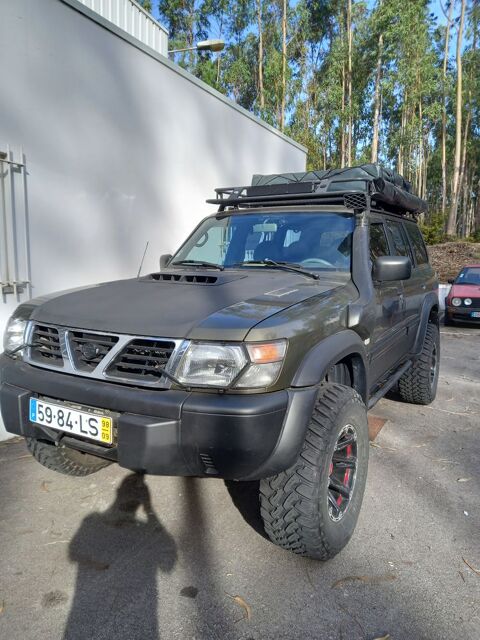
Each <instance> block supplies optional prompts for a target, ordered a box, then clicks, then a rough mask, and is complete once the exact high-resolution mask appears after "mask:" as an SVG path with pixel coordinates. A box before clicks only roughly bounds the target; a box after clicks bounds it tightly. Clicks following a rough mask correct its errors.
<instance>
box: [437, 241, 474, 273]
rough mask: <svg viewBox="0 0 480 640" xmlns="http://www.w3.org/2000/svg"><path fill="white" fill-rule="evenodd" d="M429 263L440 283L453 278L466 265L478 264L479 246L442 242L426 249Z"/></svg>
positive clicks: (471, 243)
mask: <svg viewBox="0 0 480 640" xmlns="http://www.w3.org/2000/svg"><path fill="white" fill-rule="evenodd" d="M428 253H429V255H430V262H431V263H432V267H433V268H434V269H435V271H436V272H437V274H438V279H439V280H440V282H443V283H446V282H447V280H448V279H449V278H455V277H456V276H457V275H458V272H459V271H460V269H461V268H462V267H464V266H465V265H466V264H471V263H472V262H480V244H478V243H473V242H444V243H443V244H436V245H431V246H429V247H428Z"/></svg>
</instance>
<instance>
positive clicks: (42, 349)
mask: <svg viewBox="0 0 480 640" xmlns="http://www.w3.org/2000/svg"><path fill="white" fill-rule="evenodd" d="M30 344H31V345H32V346H31V347H30V358H31V359H32V360H33V361H34V362H40V363H41V362H43V363H45V364H50V365H53V366H56V367H63V356H62V349H61V346H60V335H59V333H58V329H56V328H55V327H48V326H45V325H42V324H36V325H34V327H33V331H32V333H31V336H30Z"/></svg>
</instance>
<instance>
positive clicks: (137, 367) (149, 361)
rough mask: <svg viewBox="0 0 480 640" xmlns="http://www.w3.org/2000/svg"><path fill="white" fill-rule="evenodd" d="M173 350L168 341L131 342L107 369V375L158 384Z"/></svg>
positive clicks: (142, 340) (171, 343)
mask: <svg viewBox="0 0 480 640" xmlns="http://www.w3.org/2000/svg"><path fill="white" fill-rule="evenodd" d="M174 349H175V343H174V342H171V341H169V340H147V339H136V340H132V342H130V343H129V344H128V345H127V346H126V347H125V348H124V349H123V350H122V351H121V352H120V354H119V355H118V356H117V357H116V358H115V360H114V361H113V362H112V364H111V365H110V366H109V368H108V369H107V375H109V376H112V377H115V378H124V379H126V378H128V379H131V380H138V381H139V382H158V381H159V379H160V378H161V377H162V376H163V371H162V369H164V368H165V366H166V365H167V363H168V361H169V359H170V356H171V355H172V353H173V350H174Z"/></svg>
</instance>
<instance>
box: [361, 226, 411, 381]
mask: <svg viewBox="0 0 480 640" xmlns="http://www.w3.org/2000/svg"><path fill="white" fill-rule="evenodd" d="M390 253H391V252H390V247H389V244H388V241H387V236H386V233H385V227H384V225H383V223H381V222H378V223H377V222H373V223H371V225H370V259H371V261H372V264H373V262H374V261H375V260H376V258H378V257H380V256H385V255H389V254H390ZM373 285H374V290H375V302H376V305H375V306H376V317H375V326H374V329H373V334H372V336H371V345H370V370H371V382H372V384H375V382H377V381H378V380H381V379H382V378H383V377H384V375H385V374H386V373H387V372H388V371H389V370H390V369H392V368H393V367H394V366H395V365H396V364H397V363H398V362H399V361H400V360H401V359H402V357H403V356H404V354H405V353H406V351H407V348H408V346H407V331H406V327H405V298H404V289H403V283H402V281H401V280H398V281H394V282H375V281H374V283H373Z"/></svg>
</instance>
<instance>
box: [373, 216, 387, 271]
mask: <svg viewBox="0 0 480 640" xmlns="http://www.w3.org/2000/svg"><path fill="white" fill-rule="evenodd" d="M388 254H389V250H388V243H387V236H386V235H385V230H384V228H383V224H381V223H378V222H377V223H373V224H371V225H370V260H371V261H372V262H375V260H376V259H377V258H379V257H380V256H388Z"/></svg>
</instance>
